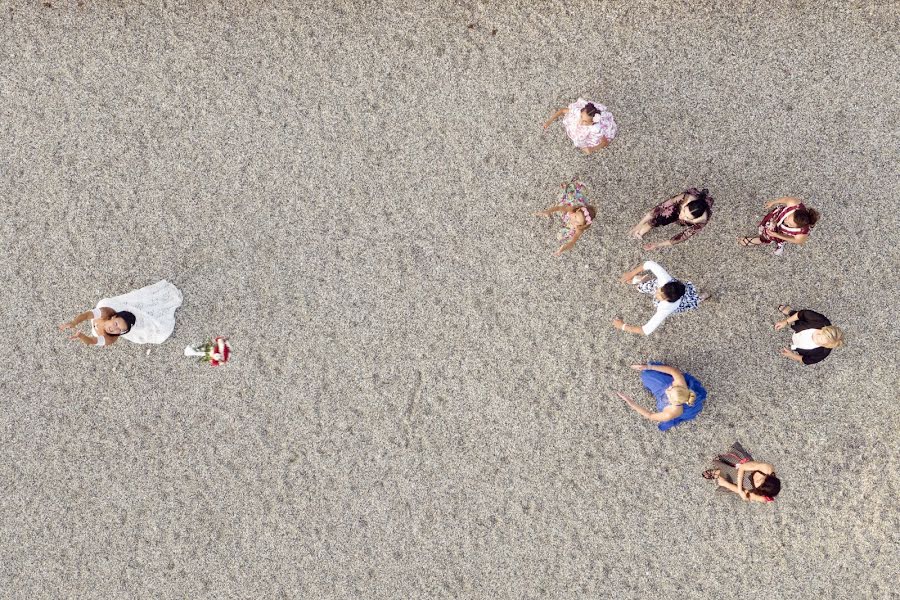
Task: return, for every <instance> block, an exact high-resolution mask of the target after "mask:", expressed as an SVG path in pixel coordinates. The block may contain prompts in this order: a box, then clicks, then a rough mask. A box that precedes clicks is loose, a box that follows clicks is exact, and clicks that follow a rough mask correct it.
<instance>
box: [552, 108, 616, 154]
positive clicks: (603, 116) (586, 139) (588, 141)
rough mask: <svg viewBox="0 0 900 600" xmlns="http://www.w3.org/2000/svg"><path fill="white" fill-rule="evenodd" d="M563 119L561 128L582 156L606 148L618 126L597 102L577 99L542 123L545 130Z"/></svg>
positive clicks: (614, 135)
mask: <svg viewBox="0 0 900 600" xmlns="http://www.w3.org/2000/svg"><path fill="white" fill-rule="evenodd" d="M560 117H563V127H565V129H566V135H568V136H569V139H570V140H572V144H573V145H574V146H575V147H576V148H579V149H580V150H581V151H582V152H583V153H584V154H592V153H594V152H596V151H597V150H601V149H603V148H606V147H607V146H608V145H609V142H611V141H612V139H613V138H614V137H616V132H617V131H618V126H617V125H616V121H615V119H613V116H612V113H611V112H609V111H608V110H606V107H605V106H603V105H602V104H599V103H597V102H588V101H587V100H585V99H584V98H579V99H578V100H576V101H575V102H573V103H572V104H570V105H569V106H568V107H566V108H560V109H559V110H557V111H556V112H555V113H553V114H552V115H550V118H549V119H547V121H546V122H545V123H544V129H545V130H546V129H547V128H548V127H550V125H552V124H553V122H554V121H556V120H557V119H559V118H560Z"/></svg>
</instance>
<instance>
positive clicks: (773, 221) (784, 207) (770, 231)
mask: <svg viewBox="0 0 900 600" xmlns="http://www.w3.org/2000/svg"><path fill="white" fill-rule="evenodd" d="M765 207H766V208H768V209H771V210H770V211H769V212H768V213H766V216H765V217H763V220H762V221H760V222H759V235H758V236H756V237H743V238H738V243H739V244H740V245H741V246H761V245H763V244H771V243H773V242H774V243H775V255H776V256H779V255H781V253H782V252H784V245H785V244H786V243H787V244H805V243H806V240H807V238H809V232H810V230H812V228H813V227H814V226H815V225H816V223H817V222H818V220H819V213H818V211H816V210H814V209H812V208H807V207H806V205H804V204H803V202H802V201H801V200H800V199H798V198H789V197H786V198H779V199H778V200H772V201H771V202H766V204H765Z"/></svg>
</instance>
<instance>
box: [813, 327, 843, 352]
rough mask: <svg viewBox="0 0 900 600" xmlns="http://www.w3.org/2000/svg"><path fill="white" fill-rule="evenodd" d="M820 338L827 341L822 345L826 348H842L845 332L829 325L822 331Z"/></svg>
mask: <svg viewBox="0 0 900 600" xmlns="http://www.w3.org/2000/svg"><path fill="white" fill-rule="evenodd" d="M819 336H820V337H821V338H822V339H823V340H825V343H824V344H822V345H823V346H825V347H826V348H840V347H841V346H843V345H844V332H843V331H841V330H840V329H838V328H837V327H835V326H834V325H828V326H826V327H823V328H822V329H820V330H819Z"/></svg>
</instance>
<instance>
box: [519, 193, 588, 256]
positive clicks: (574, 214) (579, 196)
mask: <svg viewBox="0 0 900 600" xmlns="http://www.w3.org/2000/svg"><path fill="white" fill-rule="evenodd" d="M560 187H561V188H562V194H560V197H559V204H557V205H556V206H552V207H550V208H548V209H547V210H542V211H539V212H536V213H534V214H535V216H538V217H550V216H551V215H552V214H554V213H559V218H560V223H561V224H562V228H561V229H560V230H559V233H557V235H556V237H557V239H558V240H559V241H561V242H562V246H560V247H559V249H557V251H556V252H554V253H553V256H559V255H560V254H562V253H563V252H566V251H568V250H571V249H572V248H574V247H575V242H577V241H578V238H580V237H581V234H582V233H584V232H585V231H587V230H588V228H589V227H590V226H591V223H593V221H594V217H596V216H597V210H596V209H595V208H594V207H593V206H590V205H589V204H588V203H587V197H585V195H584V184H583V183H581V182H580V181H578V180H576V179H573V180H572V181H570V182H569V183H567V184H566V183H564V184H563V185H561V186H560Z"/></svg>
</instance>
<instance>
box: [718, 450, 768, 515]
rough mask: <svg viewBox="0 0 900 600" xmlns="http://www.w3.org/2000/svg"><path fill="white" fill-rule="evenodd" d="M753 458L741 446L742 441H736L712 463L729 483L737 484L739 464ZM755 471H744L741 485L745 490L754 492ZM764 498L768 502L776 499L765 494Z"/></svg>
mask: <svg viewBox="0 0 900 600" xmlns="http://www.w3.org/2000/svg"><path fill="white" fill-rule="evenodd" d="M751 460H753V457H752V456H750V453H749V452H747V450H745V449H744V447H743V446H741V444H740V442H735V443H733V444H732V445H731V448H730V449H729V450H728V452H726V453H725V454H720V455H718V456H717V457H715V458H714V459H713V461H712V464H713V467H714V468H716V469H719V474H720V475H722V477H724V478H725V479H727V480H728V483H731V484H732V485H737V466H738V465H740V464H743V463H745V462H748V461H751ZM754 472H755V471H745V472H744V479H743V480H742V481H741V487H742V488H743V489H744V490H745V491H748V492H752V491H753V490H755V489H756V486H755V485H753V473H754ZM719 489H720V490H722V491H724V492H727V491H728V490H725V489H723V488H721V487H720V488H719ZM763 498H765V499H766V502H775V499H774V498H770V497H769V496H763Z"/></svg>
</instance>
